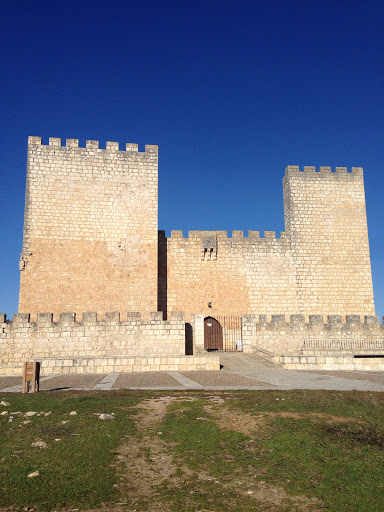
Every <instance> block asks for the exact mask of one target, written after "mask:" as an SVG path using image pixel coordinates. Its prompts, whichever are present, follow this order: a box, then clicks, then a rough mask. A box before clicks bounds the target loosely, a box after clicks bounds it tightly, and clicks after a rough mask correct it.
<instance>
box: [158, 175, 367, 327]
mask: <svg viewBox="0 0 384 512" xmlns="http://www.w3.org/2000/svg"><path fill="white" fill-rule="evenodd" d="M283 189H284V213H285V223H286V232H285V233H281V235H280V238H276V235H275V232H273V231H266V232H265V233H264V238H261V237H260V234H259V232H258V231H250V232H249V233H248V237H244V236H243V232H242V231H234V232H233V233H232V238H228V237H227V233H226V232H225V231H191V232H189V236H188V238H184V237H183V233H182V231H172V234H171V237H170V238H168V239H167V240H166V239H165V237H164V233H163V232H161V233H160V239H159V240H161V248H159V309H161V310H164V311H185V312H186V318H187V321H189V319H190V317H191V314H194V313H195V314H203V315H204V316H217V315H241V314H263V315H267V317H268V318H269V319H270V317H271V315H273V314H284V315H291V314H298V313H299V314H304V315H305V318H306V319H307V320H308V317H309V315H310V314H319V315H343V318H344V319H345V315H348V314H351V315H353V314H355V315H361V316H364V315H372V314H374V313H375V310H374V303H373V287H372V276H371V266H370V256H369V245H368V230H367V220H366V212H365V195H364V182H363V174H362V169H361V168H352V172H349V173H348V172H347V170H346V168H336V171H335V172H331V169H330V168H329V167H321V168H320V171H319V172H316V171H315V168H314V167H305V168H304V171H300V170H299V168H298V167H295V166H290V167H288V168H287V169H286V175H285V177H284V180H283ZM164 276H167V279H165V277H164ZM160 285H161V286H160ZM209 303H210V305H211V307H209V305H208V304H209Z"/></svg>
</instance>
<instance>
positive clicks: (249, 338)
mask: <svg viewBox="0 0 384 512" xmlns="http://www.w3.org/2000/svg"><path fill="white" fill-rule="evenodd" d="M242 336H243V350H244V352H245V353H251V352H254V351H255V349H257V348H261V349H264V350H267V351H270V352H273V353H274V354H298V353H299V352H300V350H301V349H302V348H303V345H304V342H308V341H318V342H319V346H320V345H321V343H324V342H328V341H334V340H338V341H339V342H341V343H342V342H350V341H352V340H354V341H356V342H364V343H365V342H367V341H369V342H372V343H373V342H382V341H383V340H384V326H383V324H382V323H381V324H380V322H379V318H378V317H376V316H365V317H364V322H363V323H362V322H361V318H360V316H357V315H347V316H346V319H345V322H343V321H342V317H341V316H328V317H327V322H324V317H323V316H320V315H310V316H309V322H308V323H306V322H305V319H304V316H303V315H291V316H290V321H289V322H286V318H285V316H284V315H272V317H271V321H270V322H267V321H266V317H265V316H264V315H260V317H259V321H257V320H256V316H255V315H244V316H243V317H242ZM340 348H342V345H340Z"/></svg>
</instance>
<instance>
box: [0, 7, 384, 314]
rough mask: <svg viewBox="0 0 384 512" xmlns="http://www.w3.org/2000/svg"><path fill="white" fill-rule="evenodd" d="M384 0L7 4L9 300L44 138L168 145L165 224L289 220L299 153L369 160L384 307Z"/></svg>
mask: <svg viewBox="0 0 384 512" xmlns="http://www.w3.org/2000/svg"><path fill="white" fill-rule="evenodd" d="M383 26H384V3H383V2H382V1H373V0H364V1H358V0H348V1H345V2H344V1H332V0H318V1H311V0H301V1H295V0H289V1H286V0H284V1H274V0H266V1H257V0H253V1H249V2H248V1H241V0H240V1H239V0H238V1H226V0H221V1H209V0H205V1H193V2H182V1H180V0H179V1H168V0H164V1H161V2H160V1H152V2H150V1H145V0H141V1H137V2H132V1H120V2H119V1H113V0H112V1H109V2H105V1H104V2H101V1H97V0H93V1H85V0H82V1H76V2H74V1H70V0H66V1H65V2H60V1H59V2H48V1H42V0H35V1H34V2H30V1H28V2H26V1H17V0H15V1H12V2H4V3H3V4H2V8H1V20H0V39H1V48H2V56H1V67H0V70H1V71H0V72H1V82H0V83H1V98H0V101H1V114H2V115H1V121H0V125H1V132H0V136H1V139H0V140H1V142H0V144H1V148H0V177H1V182H0V183H1V184H0V219H1V238H0V240H1V242H0V243H1V251H0V269H1V280H0V311H2V312H6V313H7V314H9V315H11V314H12V313H13V312H16V311H17V302H18V285H19V271H18V260H19V253H20V251H21V246H22V226H23V214H24V188H25V171H26V155H27V153H26V150H27V137H28V135H37V136H42V137H43V142H44V143H47V142H48V137H50V136H51V137H62V138H63V139H65V138H79V139H80V143H81V144H84V143H85V139H95V140H99V141H101V147H105V146H103V145H104V144H105V141H106V140H111V141H119V142H121V143H125V142H136V143H138V144H139V146H140V148H141V149H144V144H158V145H159V147H160V154H159V157H160V165H159V173H160V176H159V177H160V184H159V203H160V204H159V228H160V229H165V230H166V231H167V232H168V233H169V232H170V230H171V229H183V230H185V231H187V230H192V229H203V230H204V229H220V230H228V231H231V230H233V229H239V230H244V231H247V230H249V229H255V230H261V231H263V230H271V231H283V230H284V218H283V199H282V184H281V180H282V177H283V174H284V169H285V167H286V165H288V164H298V165H301V166H302V165H316V166H319V165H331V166H332V167H334V166H347V167H349V168H350V167H352V166H362V167H364V169H365V184H366V198H367V214H368V226H369V235H370V247H371V259H372V267H373V281H374V291H375V302H376V313H377V314H379V315H384V265H383V264H384V241H383V220H384V201H383V185H384V174H383V165H384V150H383V119H384V101H383V97H384V87H383V86H384V80H383V78H384V67H383V56H384V35H383V34H384V30H383Z"/></svg>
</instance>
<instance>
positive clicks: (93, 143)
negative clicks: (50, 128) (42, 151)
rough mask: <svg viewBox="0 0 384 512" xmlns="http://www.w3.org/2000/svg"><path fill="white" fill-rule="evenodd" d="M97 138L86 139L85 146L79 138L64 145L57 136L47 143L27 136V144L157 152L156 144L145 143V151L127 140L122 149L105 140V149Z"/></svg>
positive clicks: (114, 143)
mask: <svg viewBox="0 0 384 512" xmlns="http://www.w3.org/2000/svg"><path fill="white" fill-rule="evenodd" d="M99 144H100V143H99V141H98V140H87V141H86V143H85V147H82V146H80V145H79V139H66V141H65V145H64V144H62V140H61V138H59V137H49V144H42V138H41V137H34V136H30V137H28V145H29V146H43V147H46V148H49V147H55V148H58V147H59V148H71V149H74V148H78V149H83V150H84V149H88V150H92V151H94V150H98V151H120V152H121V153H127V152H128V153H131V152H136V153H137V152H139V153H157V152H158V146H156V145H153V144H146V145H145V151H139V145H138V144H133V143H130V142H127V143H126V145H125V148H124V149H120V144H119V142H111V141H107V142H106V147H105V149H102V148H99Z"/></svg>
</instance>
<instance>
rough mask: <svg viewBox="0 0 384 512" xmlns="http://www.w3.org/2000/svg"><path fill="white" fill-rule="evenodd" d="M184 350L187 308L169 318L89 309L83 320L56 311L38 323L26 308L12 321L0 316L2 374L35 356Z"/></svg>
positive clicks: (176, 353) (151, 354)
mask: <svg viewBox="0 0 384 512" xmlns="http://www.w3.org/2000/svg"><path fill="white" fill-rule="evenodd" d="M184 355H185V322H184V315H183V314H181V313H174V314H171V315H170V318H169V320H168V321H163V320H162V313H158V312H156V313H152V314H151V315H150V319H149V320H147V321H145V320H142V319H141V315H140V313H128V316H127V319H126V320H121V319H120V315H119V313H106V314H105V320H103V321H98V320H97V315H96V313H84V314H83V316H82V320H81V321H78V320H77V318H76V315H75V314H74V313H64V314H61V315H60V320H59V321H58V322H53V321H52V314H51V313H43V314H38V315H37V322H31V321H30V315H29V314H25V313H19V314H16V315H14V318H13V321H12V322H6V318H5V315H4V314H1V315H0V374H1V371H2V370H1V367H8V366H14V365H16V366H20V365H22V364H23V363H24V362H25V361H30V360H49V359H59V360H66V359H67V360H70V359H76V358H80V359H81V358H91V359H92V358H93V359H95V358H96V359H102V358H104V359H105V358H110V359H111V360H113V359H115V358H119V359H124V358H135V357H147V358H172V357H173V358H175V357H181V356H184ZM62 364H63V363H61V365H62ZM111 365H112V363H111ZM125 371H127V370H125ZM19 373H20V372H19Z"/></svg>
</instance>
